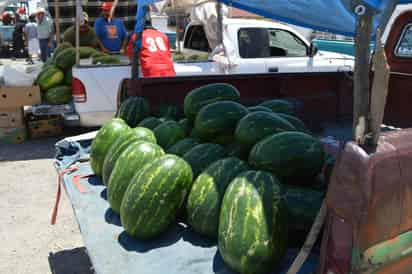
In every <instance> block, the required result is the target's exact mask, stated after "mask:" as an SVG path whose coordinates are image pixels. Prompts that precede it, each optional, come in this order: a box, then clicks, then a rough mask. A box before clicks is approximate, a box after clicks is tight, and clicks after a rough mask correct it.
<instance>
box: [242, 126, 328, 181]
mask: <svg viewBox="0 0 412 274" xmlns="http://www.w3.org/2000/svg"><path fill="white" fill-rule="evenodd" d="M324 160H325V155H324V151H323V146H322V144H321V143H320V141H319V140H318V139H316V138H314V137H312V136H310V135H308V134H306V133H302V132H282V133H278V134H274V135H272V136H269V137H267V138H265V139H263V140H262V141H260V142H259V143H257V144H256V145H255V146H254V147H253V149H252V151H251V152H250V155H249V164H250V165H252V166H254V167H256V168H258V169H262V170H267V171H270V172H273V174H275V175H276V176H277V177H278V178H279V179H281V180H282V182H283V183H292V182H295V181H296V182H297V183H299V184H302V185H303V184H308V182H311V181H312V180H311V179H313V178H314V177H315V176H317V175H318V174H319V173H320V171H321V169H322V167H323V163H324Z"/></svg>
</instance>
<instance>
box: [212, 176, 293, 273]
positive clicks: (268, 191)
mask: <svg viewBox="0 0 412 274" xmlns="http://www.w3.org/2000/svg"><path fill="white" fill-rule="evenodd" d="M287 228H288V227H287V211H286V210H285V206H284V204H283V201H282V198H281V189H280V185H279V182H278V180H277V179H276V177H274V176H273V175H272V174H270V173H268V172H263V171H246V172H244V173H241V174H239V175H238V176H237V177H236V178H235V179H234V180H233V181H232V182H231V183H230V185H229V187H228V188H227V190H226V193H225V195H224V198H223V201H222V207H221V210H220V219H219V238H218V245H219V251H220V254H221V255H222V258H223V261H224V262H225V263H226V264H227V265H228V266H230V267H231V268H232V269H234V270H236V271H238V272H239V273H242V274H267V273H272V272H273V270H275V269H276V268H277V267H279V264H280V262H281V260H282V258H283V256H284V255H285V253H286V249H287V239H288V231H287Z"/></svg>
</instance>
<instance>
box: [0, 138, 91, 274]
mask: <svg viewBox="0 0 412 274" xmlns="http://www.w3.org/2000/svg"><path fill="white" fill-rule="evenodd" d="M83 132H84V131H83ZM79 133H80V132H69V133H67V136H70V135H76V134H79ZM62 138H63V137H59V138H46V139H39V140H31V141H28V142H26V143H24V144H20V145H1V144H0V174H1V175H0V216H2V221H1V225H0V242H1V247H0V273H4V274H12V273H15V274H23V273H35V274H48V273H55V274H74V273H77V274H91V273H93V271H92V270H91V264H90V262H89V258H88V256H87V253H86V250H85V248H84V245H83V242H82V238H81V234H80V232H79V228H78V226H77V223H76V221H75V218H74V215H73V211H72V208H71V205H70V202H69V201H68V199H67V198H66V197H65V195H62V197H63V198H62V200H61V203H60V208H59V214H58V218H57V224H56V225H54V226H52V225H51V224H50V216H51V211H52V208H53V205H54V201H55V196H56V190H57V174H56V171H55V169H54V167H53V158H54V144H55V142H56V141H58V140H59V139H62Z"/></svg>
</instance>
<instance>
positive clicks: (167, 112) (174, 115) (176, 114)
mask: <svg viewBox="0 0 412 274" xmlns="http://www.w3.org/2000/svg"><path fill="white" fill-rule="evenodd" d="M182 112H183V111H182V109H181V107H180V106H176V105H160V106H159V107H158V109H157V110H156V111H155V113H153V114H154V115H155V116H157V117H161V118H168V119H170V120H173V121H177V120H179V119H180V118H181V117H182V116H183V114H182Z"/></svg>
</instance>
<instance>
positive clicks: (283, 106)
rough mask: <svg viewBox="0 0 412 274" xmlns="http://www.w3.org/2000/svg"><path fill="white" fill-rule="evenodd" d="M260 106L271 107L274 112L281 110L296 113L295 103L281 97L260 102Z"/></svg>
mask: <svg viewBox="0 0 412 274" xmlns="http://www.w3.org/2000/svg"><path fill="white" fill-rule="evenodd" d="M259 106H263V107H267V108H270V109H271V110H272V111H273V112H280V113H286V114H293V113H295V108H294V106H293V104H292V103H291V102H289V101H286V100H281V99H275V100H269V101H265V102H263V103H261V104H259Z"/></svg>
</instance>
